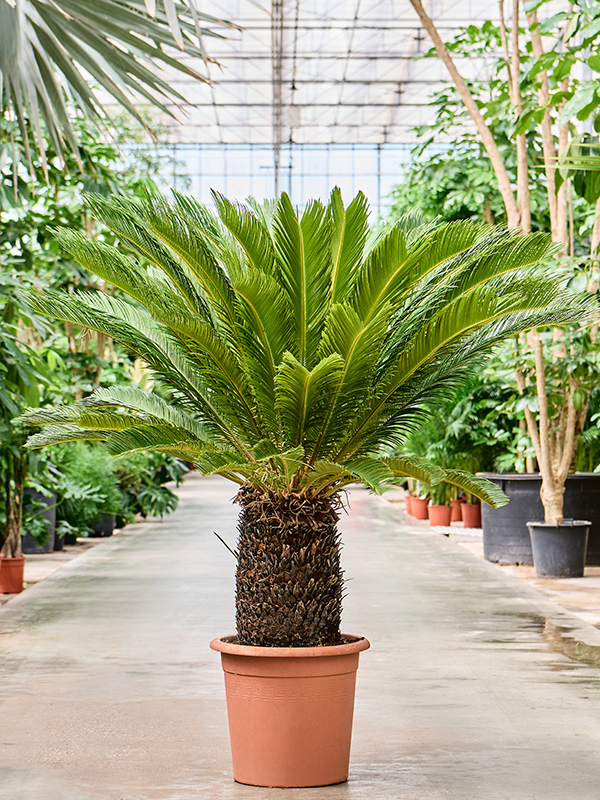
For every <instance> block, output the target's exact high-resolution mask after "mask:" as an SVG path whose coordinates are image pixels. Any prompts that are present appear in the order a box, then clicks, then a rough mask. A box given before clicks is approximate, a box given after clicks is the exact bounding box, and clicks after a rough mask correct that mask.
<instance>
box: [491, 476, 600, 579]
mask: <svg viewBox="0 0 600 800" xmlns="http://www.w3.org/2000/svg"><path fill="white" fill-rule="evenodd" d="M479 474H480V475H481V476H482V477H484V478H487V479H488V480H491V481H492V482H493V483H495V484H496V485H497V486H499V487H500V488H501V489H502V491H503V492H505V494H506V495H508V497H509V498H510V502H509V503H508V505H506V506H503V507H502V508H495V509H494V508H492V507H491V506H488V505H487V504H485V503H482V505H481V509H482V527H483V555H484V558H486V559H487V560H488V561H493V562H495V563H498V564H533V552H532V549H531V538H530V536H529V530H528V529H527V523H528V522H529V521H530V520H536V519H544V508H543V506H542V501H541V500H540V488H541V485H542V479H541V476H540V475H539V474H538V473H529V474H528V473H504V474H503V473H479ZM563 513H564V516H565V518H567V519H576V520H589V521H590V522H589V525H590V529H589V538H588V547H587V556H586V561H585V563H586V564H587V566H589V567H597V566H600V474H599V473H596V472H577V473H574V474H573V475H569V477H568V478H567V482H566V485H565V503H564V511H563Z"/></svg>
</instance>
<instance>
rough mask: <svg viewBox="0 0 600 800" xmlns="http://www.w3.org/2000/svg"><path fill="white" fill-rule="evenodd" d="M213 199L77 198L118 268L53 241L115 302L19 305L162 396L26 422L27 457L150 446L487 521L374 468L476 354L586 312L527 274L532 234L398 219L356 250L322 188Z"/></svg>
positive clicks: (385, 464)
mask: <svg viewBox="0 0 600 800" xmlns="http://www.w3.org/2000/svg"><path fill="white" fill-rule="evenodd" d="M215 197H216V201H217V208H218V216H213V215H212V214H211V213H210V212H209V211H208V210H207V209H206V208H204V207H203V206H201V205H200V204H198V203H197V202H196V201H194V200H192V199H191V198H185V197H183V196H181V195H176V196H175V200H174V202H173V204H170V203H168V202H167V201H166V200H165V199H164V198H155V197H148V198H147V199H145V200H144V201H141V202H135V203H132V202H131V201H126V200H123V199H114V200H108V201H107V200H104V199H101V198H97V197H93V198H92V199H91V200H90V204H91V206H92V207H93V208H94V210H95V212H96V213H97V214H98V215H99V216H100V217H101V219H102V220H103V221H104V222H105V223H106V224H108V225H109V227H111V228H112V229H113V230H114V231H115V232H116V233H117V235H118V236H119V238H120V239H121V242H122V243H123V245H125V247H128V248H130V249H131V250H133V255H132V256H127V255H124V254H123V252H122V251H120V250H117V249H116V248H113V247H112V246H108V245H106V244H103V243H99V242H91V241H88V240H85V239H84V238H82V237H81V236H79V235H73V234H71V233H63V234H61V238H62V240H63V242H64V244H65V246H66V247H68V248H69V250H70V251H71V252H72V253H73V254H74V256H75V257H76V258H77V259H79V260H80V261H81V262H82V263H84V264H85V265H86V266H87V267H88V268H89V269H91V270H92V271H96V272H97V274H98V275H100V276H101V277H103V278H104V279H105V280H108V281H113V282H114V283H115V284H116V285H118V286H119V287H120V288H122V289H123V291H125V292H126V293H127V294H128V295H129V296H130V298H131V299H130V301H125V300H123V299H120V298H118V297H111V296H108V295H105V294H94V293H91V292H87V293H79V294H75V295H60V294H56V293H45V294H44V295H38V294H35V293H33V294H30V295H29V302H30V305H31V307H32V308H33V309H34V310H35V311H37V312H40V313H46V314H48V315H50V316H54V317H56V318H59V319H63V320H68V321H70V322H71V323H73V324H75V325H77V326H81V327H87V328H92V329H94V330H99V331H102V332H104V333H106V334H107V335H109V336H111V337H113V338H114V339H116V340H117V341H119V342H121V343H122V344H123V345H124V346H125V347H127V348H129V349H130V350H132V351H133V352H135V353H137V354H138V355H139V356H140V357H141V358H143V359H144V361H145V362H146V363H147V364H148V365H149V367H150V369H151V370H153V371H154V373H155V374H156V375H157V376H158V377H159V378H160V381H161V383H162V385H163V386H165V387H166V388H168V389H170V391H171V399H170V400H169V401H168V402H166V401H164V400H161V399H160V398H158V397H155V396H154V395H152V394H150V393H147V392H141V391H140V390H136V389H106V390H98V391H96V392H95V393H94V394H93V395H92V396H91V397H90V398H87V399H86V400H84V401H82V403H80V404H79V405H78V406H77V407H76V409H73V408H69V409H42V410H41V411H36V412H31V414H29V415H27V417H26V418H27V420H28V422H29V423H30V424H47V425H48V427H47V428H46V431H47V432H44V433H42V434H38V435H37V436H35V437H33V438H32V440H31V445H32V446H41V445H43V444H46V443H48V442H51V441H65V440H67V439H69V438H71V439H76V438H85V437H87V436H89V437H90V438H101V439H103V440H104V441H106V443H107V447H108V448H109V449H110V451H111V452H114V453H122V452H132V451H135V450H139V449H158V450H161V451H163V452H170V453H173V454H177V455H180V456H181V457H184V458H186V459H187V460H189V461H192V462H193V463H194V464H195V465H196V466H197V468H198V469H199V470H201V471H202V472H204V473H218V474H221V475H225V476H226V477H228V478H230V479H231V480H234V481H237V482H238V483H250V484H252V485H253V486H255V487H259V488H260V489H261V490H264V491H267V492H268V491H281V492H289V491H296V492H306V493H313V494H314V493H321V494H322V495H323V496H329V495H331V494H333V493H335V492H336V491H339V490H340V489H341V488H342V487H343V486H346V485H348V484H349V483H353V482H356V481H360V482H362V483H364V484H365V485H366V486H368V487H369V488H371V489H372V490H374V491H376V492H382V491H385V489H386V488H388V487H389V486H391V485H393V484H394V483H398V482H400V481H402V480H404V479H405V478H406V477H414V478H417V479H418V480H421V481H424V482H426V483H429V484H436V483H439V482H440V481H446V482H448V483H452V484H454V485H456V486H460V487H462V488H463V489H465V490H466V491H469V492H471V493H473V494H475V495H477V496H478V497H480V498H482V499H483V500H485V501H486V502H489V503H491V504H493V505H499V504H501V503H502V502H503V498H502V496H501V495H500V494H499V493H498V491H497V490H496V489H495V488H494V487H493V485H491V484H489V483H488V482H486V481H484V480H482V479H479V478H476V477H475V476H472V475H468V474H467V473H462V472H459V471H451V470H445V469H443V468H442V467H439V466H436V465H433V464H430V463H428V462H426V461H424V460H422V459H408V458H400V457H393V458H391V457H387V456H384V455H382V454H383V453H386V452H387V453H389V452H391V451H393V449H396V448H398V447H399V446H400V445H401V444H402V442H403V440H404V439H405V437H406V436H407V434H408V433H409V432H411V431H412V430H414V429H415V427H416V426H418V424H419V423H420V421H421V420H422V419H423V416H424V415H425V414H426V413H431V409H432V408H433V407H434V406H435V403H436V402H439V401H440V399H441V398H444V397H445V395H446V393H447V392H448V391H449V390H450V389H451V388H452V387H453V386H455V385H456V383H457V382H458V381H460V380H462V379H463V378H464V376H465V374H466V372H467V371H468V369H469V368H470V367H472V365H473V363H474V362H475V361H476V360H477V359H480V358H481V357H482V355H483V354H485V352H486V351H487V350H489V348H490V347H491V346H492V345H493V344H495V343H496V342H498V341H500V340H501V339H502V338H504V337H506V336H510V335H514V334H515V333H517V332H519V331H523V330H527V329H529V328H531V327H534V326H540V325H546V324H562V323H565V324H567V323H573V322H577V321H579V320H584V319H586V318H587V317H588V316H589V315H590V314H591V313H592V311H593V308H595V301H593V300H592V299H591V298H590V296H589V295H574V294H571V293H569V292H568V291H567V290H566V289H565V287H564V286H563V285H562V284H561V282H560V281H557V280H555V279H553V278H551V277H547V275H546V274H545V273H544V272H542V271H541V270H538V269H536V264H537V263H538V262H539V261H541V260H543V259H545V258H547V257H548V256H549V255H551V254H552V253H553V252H555V250H556V246H555V245H553V244H552V242H551V241H550V239H549V237H547V236H545V235H543V234H532V235H525V234H522V233H521V232H519V231H507V230H505V229H501V228H489V227H487V226H481V225H473V224H471V223H468V222H460V223H451V224H436V223H428V224H426V225H425V224H424V223H423V221H422V220H420V219H416V218H415V219H413V218H410V219H406V220H404V221H401V223H400V224H398V225H396V226H393V227H392V228H391V229H389V230H387V231H385V232H383V233H382V234H381V236H380V237H379V240H378V242H377V243H376V244H375V245H374V246H373V247H372V248H371V249H370V250H369V251H367V245H366V241H367V232H366V219H367V208H366V204H365V201H364V198H363V197H362V195H359V196H358V197H357V198H355V200H354V201H353V202H352V203H351V204H350V205H349V206H348V207H347V208H344V206H343V203H342V201H341V195H340V193H339V191H337V190H336V191H334V192H333V194H332V197H331V199H330V202H329V204H328V205H327V206H325V205H323V204H321V203H318V202H314V203H311V204H309V205H308V206H307V208H306V209H305V211H304V213H303V214H302V215H301V216H300V215H299V214H298V213H297V211H296V210H295V209H294V208H293V207H292V204H291V202H290V200H289V198H288V197H287V196H286V195H283V196H282V198H280V199H279V200H278V201H277V202H276V203H274V204H270V205H265V206H259V205H258V204H257V203H256V202H255V201H253V200H249V201H248V204H247V205H240V204H237V203H232V202H230V201H228V200H226V199H225V198H223V197H221V196H220V195H216V196H215ZM65 437H66V438H65Z"/></svg>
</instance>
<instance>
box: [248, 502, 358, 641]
mask: <svg viewBox="0 0 600 800" xmlns="http://www.w3.org/2000/svg"><path fill="white" fill-rule="evenodd" d="M236 501H237V502H238V503H239V504H240V505H241V508H242V510H241V513H240V518H239V523H238V530H239V538H238V545H237V554H236V555H237V559H238V566H237V572H236V621H237V635H238V641H239V643H240V644H249V645H257V646H263V647H274V646H279V647H313V646H318V645H330V644H339V642H340V620H341V612H342V594H343V587H344V578H343V573H342V570H341V568H340V544H339V534H338V532H337V527H336V524H337V521H338V515H337V513H336V508H339V506H340V500H339V498H337V497H336V496H334V497H330V498H320V497H316V498H306V497H303V496H301V495H297V494H294V493H289V494H287V493H286V494H262V493H261V492H259V491H256V490H254V489H252V488H251V487H242V489H241V490H240V492H239V494H238V496H237V500H236Z"/></svg>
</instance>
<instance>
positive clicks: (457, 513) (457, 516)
mask: <svg viewBox="0 0 600 800" xmlns="http://www.w3.org/2000/svg"><path fill="white" fill-rule="evenodd" d="M461 506H462V503H461V502H460V500H450V508H451V509H452V517H451V519H450V521H451V522H460V521H461V519H462V511H461Z"/></svg>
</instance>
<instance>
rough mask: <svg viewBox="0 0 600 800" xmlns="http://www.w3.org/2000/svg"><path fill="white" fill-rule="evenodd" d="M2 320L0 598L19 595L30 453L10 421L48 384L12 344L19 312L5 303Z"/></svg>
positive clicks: (31, 356) (35, 361)
mask: <svg viewBox="0 0 600 800" xmlns="http://www.w3.org/2000/svg"><path fill="white" fill-rule="evenodd" d="M3 317H4V319H3V321H1V322H0V376H1V377H0V381H1V385H0V478H1V479H2V500H3V503H2V506H3V511H4V513H3V515H2V516H3V518H4V519H2V518H1V517H0V555H2V559H0V594H15V593H18V592H21V591H23V571H24V568H25V556H24V555H23V552H22V536H21V534H22V523H23V511H24V509H23V492H24V486H25V481H26V478H27V474H28V472H29V461H30V453H28V452H27V450H26V449H25V447H24V445H25V440H26V438H27V431H26V430H25V429H24V428H23V426H22V424H20V423H19V422H18V421H16V419H15V418H16V417H17V415H18V414H19V413H21V412H22V411H23V410H24V409H25V408H26V407H27V405H38V403H39V401H40V388H41V386H42V384H43V383H45V382H47V370H46V368H45V365H44V364H43V362H42V361H41V359H40V358H39V356H38V355H37V354H36V353H35V352H34V351H33V350H32V349H31V348H29V347H27V346H26V345H24V344H23V343H22V342H19V341H18V340H17V337H16V322H17V320H18V312H17V309H16V308H15V306H14V304H13V303H12V302H10V301H9V300H8V301H7V302H6V305H5V306H4V313H3ZM0 513H1V512H0Z"/></svg>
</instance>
